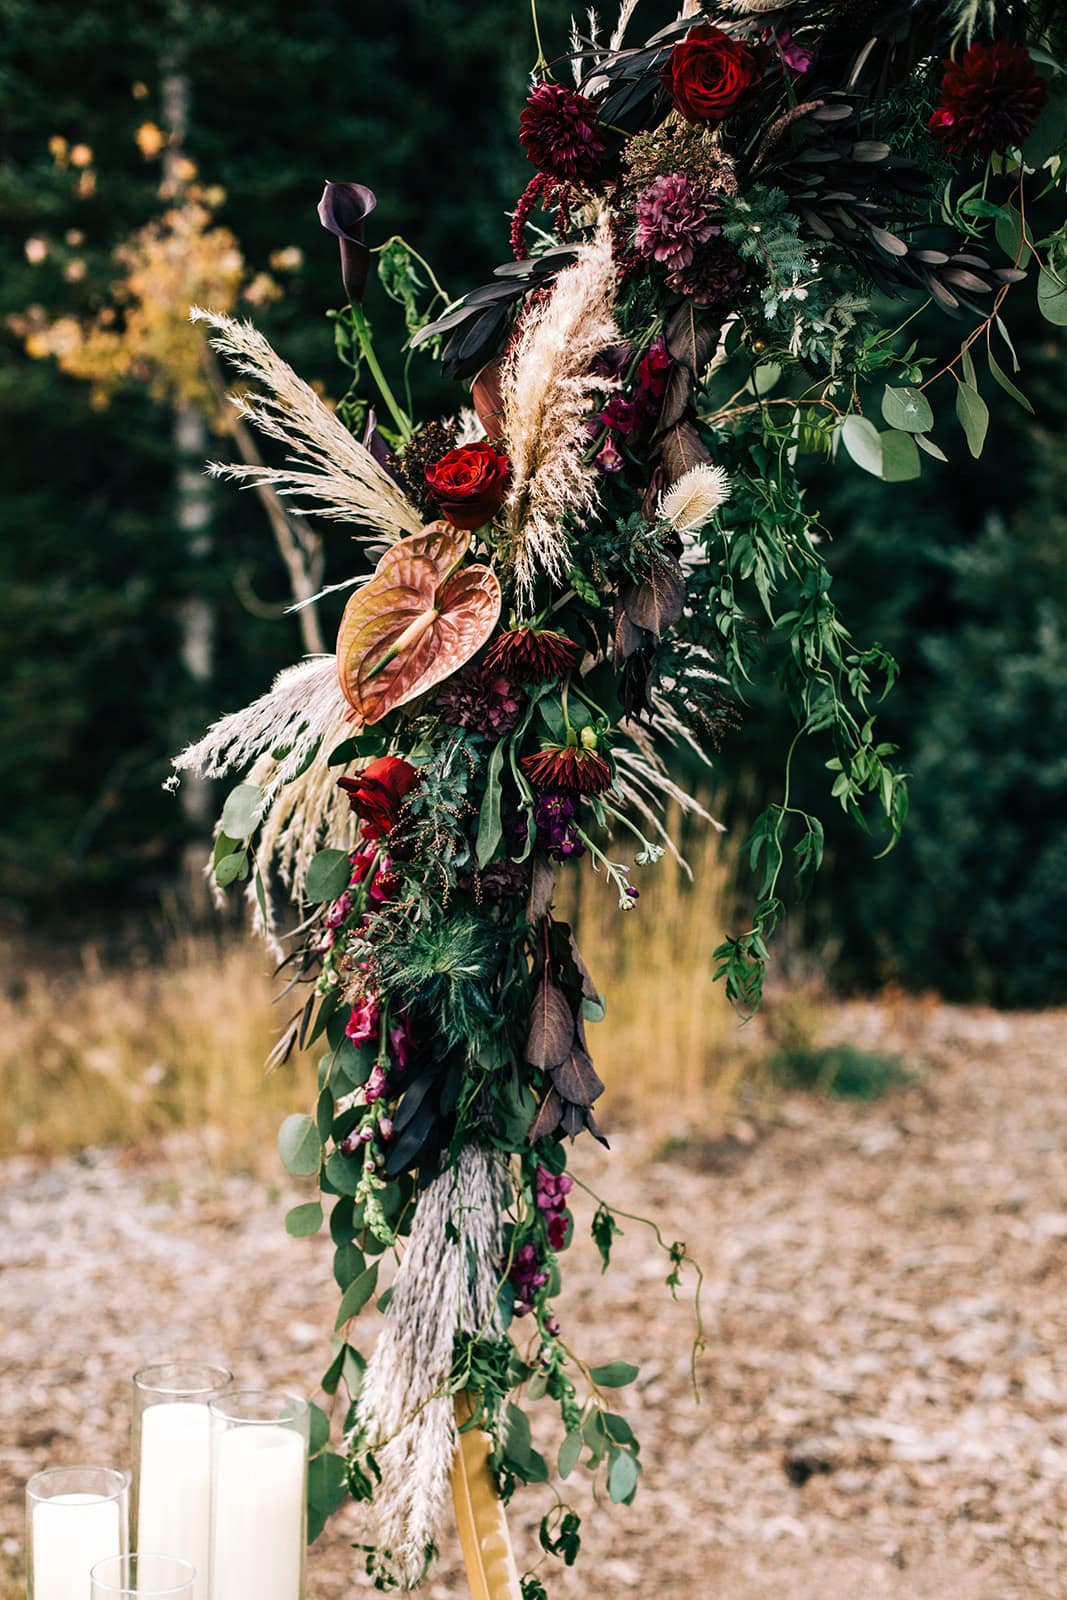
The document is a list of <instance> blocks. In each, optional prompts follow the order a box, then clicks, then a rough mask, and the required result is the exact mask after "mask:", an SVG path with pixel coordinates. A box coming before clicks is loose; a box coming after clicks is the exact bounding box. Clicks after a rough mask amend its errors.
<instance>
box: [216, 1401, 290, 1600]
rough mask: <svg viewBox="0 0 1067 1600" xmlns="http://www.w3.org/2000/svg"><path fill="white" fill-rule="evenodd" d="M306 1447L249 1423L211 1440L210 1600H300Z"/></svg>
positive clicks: (284, 1433)
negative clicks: (212, 1455) (213, 1470)
mask: <svg viewBox="0 0 1067 1600" xmlns="http://www.w3.org/2000/svg"><path fill="white" fill-rule="evenodd" d="M306 1455H307V1446H306V1442H305V1440H304V1438H303V1436H302V1434H300V1433H298V1432H297V1431H296V1430H295V1429H293V1428H285V1427H280V1426H275V1425H273V1424H264V1423H253V1424H249V1425H247V1426H237V1427H227V1428H223V1429H222V1430H221V1431H220V1432H219V1433H218V1435H217V1436H216V1439H215V1481H214V1488H213V1513H212V1515H213V1521H212V1534H211V1539H212V1544H211V1600H300V1595H301V1583H302V1574H303V1564H304V1538H305V1518H304V1466H305V1459H306Z"/></svg>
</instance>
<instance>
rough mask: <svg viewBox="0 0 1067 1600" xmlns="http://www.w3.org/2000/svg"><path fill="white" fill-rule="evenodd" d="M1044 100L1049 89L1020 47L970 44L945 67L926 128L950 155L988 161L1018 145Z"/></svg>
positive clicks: (1035, 117)
mask: <svg viewBox="0 0 1067 1600" xmlns="http://www.w3.org/2000/svg"><path fill="white" fill-rule="evenodd" d="M1047 99H1048V84H1047V83H1046V82H1045V80H1044V79H1043V78H1039V77H1038V75H1037V73H1036V72H1035V71H1034V64H1033V62H1032V61H1031V59H1030V52H1029V51H1028V50H1024V49H1023V48H1022V47H1021V46H1019V45H1011V44H972V45H971V47H970V49H969V50H968V51H967V52H966V54H965V55H963V56H962V57H961V59H960V60H959V61H946V62H945V76H944V78H943V79H942V82H941V104H940V105H939V106H938V108H937V110H936V111H935V112H934V114H933V116H932V117H931V118H930V129H931V132H932V133H933V134H934V135H935V137H936V138H938V139H940V140H941V141H942V143H943V144H945V145H946V146H947V148H948V149H949V150H951V151H952V153H953V155H971V156H975V157H977V158H979V159H980V160H985V158H986V156H991V155H993V154H994V153H996V152H998V151H1001V150H1006V149H1008V147H1009V145H1017V144H1021V143H1022V141H1023V140H1024V139H1025V138H1026V135H1027V134H1028V133H1029V132H1030V129H1031V128H1032V127H1033V125H1034V123H1035V122H1036V121H1037V118H1038V113H1039V112H1040V111H1041V108H1042V107H1043V106H1044V104H1045V102H1046V100H1047Z"/></svg>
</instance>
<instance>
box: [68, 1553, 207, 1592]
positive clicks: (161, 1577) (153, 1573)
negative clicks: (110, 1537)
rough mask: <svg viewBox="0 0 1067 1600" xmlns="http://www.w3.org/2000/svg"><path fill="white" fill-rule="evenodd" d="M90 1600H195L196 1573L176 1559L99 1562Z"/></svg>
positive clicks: (134, 1558) (124, 1558) (134, 1557)
mask: <svg viewBox="0 0 1067 1600" xmlns="http://www.w3.org/2000/svg"><path fill="white" fill-rule="evenodd" d="M92 1577H93V1589H92V1596H91V1600H193V1595H194V1593H195V1591H196V1571H195V1569H194V1568H193V1566H192V1564H191V1562H188V1561H178V1560H176V1559H175V1558H174V1557H173V1556H155V1555H140V1554H133V1555H128V1556H113V1557H112V1558H111V1559H110V1560H109V1561H98V1562H97V1564H96V1566H95V1567H94V1568H93V1574H92Z"/></svg>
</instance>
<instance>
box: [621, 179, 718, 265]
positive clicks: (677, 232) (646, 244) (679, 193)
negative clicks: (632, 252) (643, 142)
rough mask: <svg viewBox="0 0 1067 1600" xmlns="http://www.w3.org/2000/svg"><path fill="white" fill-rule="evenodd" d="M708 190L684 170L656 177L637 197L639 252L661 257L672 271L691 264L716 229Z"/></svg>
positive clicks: (648, 255)
mask: <svg viewBox="0 0 1067 1600" xmlns="http://www.w3.org/2000/svg"><path fill="white" fill-rule="evenodd" d="M707 204H708V195H707V191H706V190H705V189H704V188H703V187H702V186H701V185H700V184H694V183H691V182H690V181H689V179H688V178H687V177H686V176H685V174H684V173H682V172H668V173H664V174H663V175H662V176H661V177H658V178H654V179H653V181H652V182H651V183H650V184H649V186H648V188H647V189H645V190H643V191H642V193H641V194H640V195H638V197H637V233H636V235H635V237H634V248H635V249H636V251H637V253H638V255H641V256H645V257H646V258H647V259H651V260H654V261H660V262H662V263H663V265H664V266H666V267H667V268H668V269H669V270H670V271H672V272H678V271H680V270H681V268H683V267H688V266H690V265H691V263H692V260H693V256H694V255H695V254H696V247H697V245H700V244H707V242H708V240H709V239H710V238H711V236H712V233H713V232H714V229H715V224H714V223H713V222H712V220H711V218H710V217H709V216H708V209H707Z"/></svg>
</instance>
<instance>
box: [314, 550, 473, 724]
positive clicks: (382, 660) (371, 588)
mask: <svg viewBox="0 0 1067 1600" xmlns="http://www.w3.org/2000/svg"><path fill="white" fill-rule="evenodd" d="M469 545H470V535H469V534H468V533H463V532H461V531H459V530H458V529H455V528H451V527H449V525H448V524H447V523H444V522H436V523H431V524H430V526H429V527H428V528H424V529H423V531H422V532H421V533H416V534H412V535H411V536H410V537H409V538H407V539H400V540H398V542H397V543H396V544H394V545H390V547H389V549H388V550H387V551H386V552H385V554H384V555H383V556H382V558H381V560H380V561H379V562H378V566H377V569H376V571H375V574H374V577H373V578H371V580H370V582H369V583H365V584H364V585H363V587H362V588H361V589H357V591H356V593H355V594H354V595H353V596H352V598H351V599H350V600H349V602H348V604H347V606H346V607H345V612H344V616H343V617H342V619H341V629H340V632H339V634H338V636H337V671H338V676H339V678H340V682H341V689H342V692H343V694H344V696H345V699H346V700H347V701H348V702H349V704H350V705H351V706H353V707H354V709H355V710H356V711H357V712H358V713H359V715H360V717H361V718H362V720H363V721H364V722H365V723H367V724H371V723H375V722H380V721H381V719H382V717H384V716H386V715H387V714H388V713H389V712H390V711H394V710H395V709H396V708H397V706H402V705H404V704H406V703H407V701H409V700H414V699H415V698H416V696H418V695H420V694H424V693H425V692H426V690H427V689H431V688H433V686H434V684H437V683H440V682H441V681H442V680H443V679H444V678H448V677H451V675H452V673H453V672H456V671H457V670H458V669H459V668H460V667H462V666H463V665H464V663H465V662H467V661H469V660H470V658H471V656H473V655H474V654H475V653H476V651H478V650H480V649H481V647H482V645H483V644H484V643H485V641H486V640H487V639H488V638H489V635H490V634H491V633H492V631H493V629H494V627H495V626H496V623H497V619H498V617H499V616H500V603H501V597H500V584H499V581H498V580H497V576H496V574H495V573H494V572H493V571H492V570H491V569H490V568H489V567H484V566H470V567H460V566H459V562H460V561H462V559H463V557H464V555H465V554H466V552H467V549H468V548H469Z"/></svg>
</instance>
